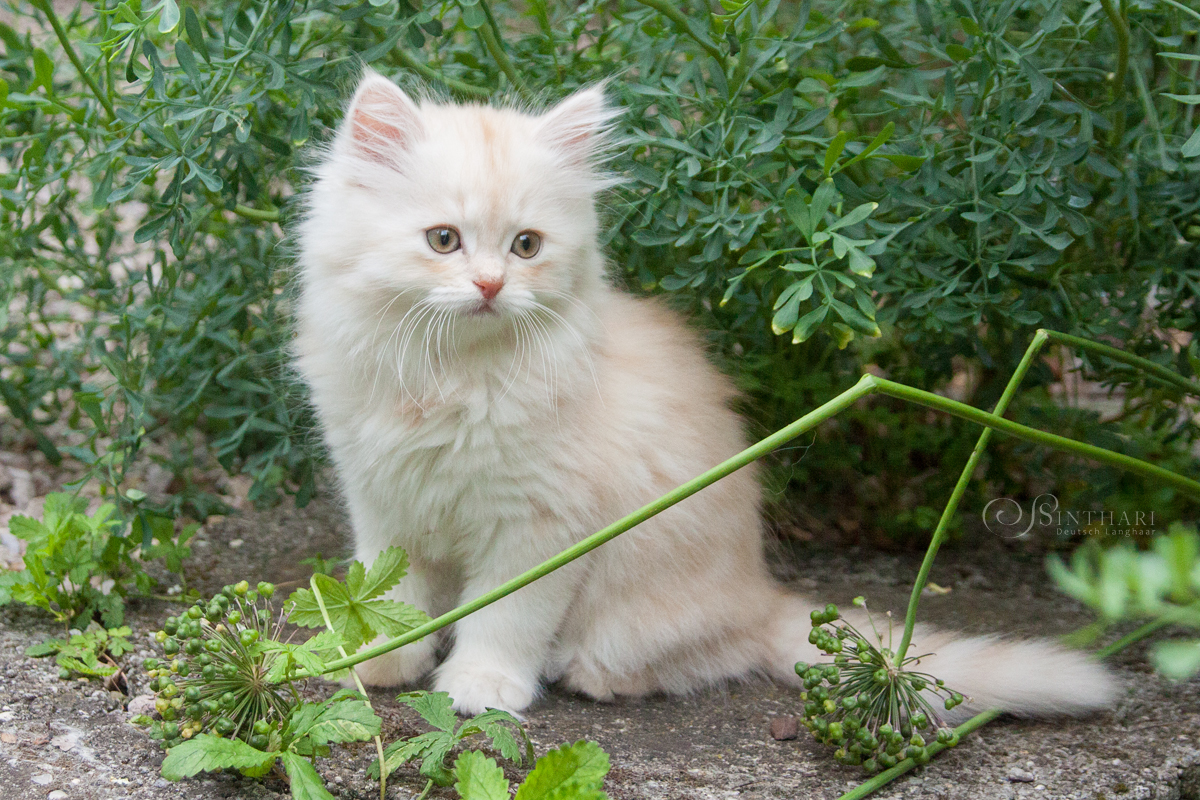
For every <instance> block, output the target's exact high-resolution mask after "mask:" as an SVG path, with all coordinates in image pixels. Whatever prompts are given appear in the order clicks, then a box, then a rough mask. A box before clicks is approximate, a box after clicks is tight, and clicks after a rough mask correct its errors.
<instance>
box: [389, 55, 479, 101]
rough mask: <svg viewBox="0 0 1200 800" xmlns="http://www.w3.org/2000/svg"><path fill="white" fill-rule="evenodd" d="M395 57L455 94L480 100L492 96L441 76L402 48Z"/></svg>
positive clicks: (467, 84)
mask: <svg viewBox="0 0 1200 800" xmlns="http://www.w3.org/2000/svg"><path fill="white" fill-rule="evenodd" d="M396 57H397V58H399V59H400V61H401V63H403V64H404V66H406V67H408V68H409V69H411V70H413V71H414V72H416V73H417V74H419V75H421V76H422V77H424V78H428V79H429V80H431V81H437V82H439V83H443V84H445V85H446V86H447V87H448V88H450V89H453V90H454V91H456V92H459V93H461V94H466V95H470V96H472V97H480V98H484V97H491V96H492V92H491V91H490V90H489V89H484V88H482V87H480V86H472V85H471V84H469V83H463V82H462V81H460V80H456V79H454V78H450V77H447V76H445V75H443V74H442V73H440V72H438V71H437V70H435V69H434V68H433V67H431V66H429V65H428V64H424V63H422V62H421V61H418V60H417V58H416V56H414V55H413V54H412V53H409V52H408V51H407V50H405V49H404V48H403V47H401V48H398V49H397V50H396Z"/></svg>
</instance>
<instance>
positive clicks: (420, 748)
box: [370, 692, 533, 786]
mask: <svg viewBox="0 0 1200 800" xmlns="http://www.w3.org/2000/svg"><path fill="white" fill-rule="evenodd" d="M396 699H397V700H399V701H400V702H401V703H404V704H405V705H406V706H408V707H410V708H412V709H414V710H415V711H417V713H419V714H420V715H421V718H422V719H423V720H425V722H427V723H428V724H429V725H431V726H433V728H434V730H432V731H429V732H428V733H422V734H420V735H418V736H414V737H412V738H411V739H403V740H401V741H398V742H393V743H392V744H390V745H388V747H387V749H386V750H384V751H383V758H384V760H383V764H384V765H385V769H386V771H387V772H389V773H390V772H392V771H394V770H395V769H396V768H397V767H399V766H401V765H403V764H406V763H408V762H409V761H417V760H420V762H421V767H420V773H421V774H422V775H424V776H425V777H426V778H428V779H429V780H430V781H432V782H433V783H435V784H437V785H438V786H449V785H451V784H452V783H454V781H455V774H454V772H453V771H452V770H448V769H446V757H447V756H448V755H450V751H451V750H453V749H454V748H455V747H456V746H458V745H459V744H460V743H461V742H462V741H463V740H465V739H468V738H470V737H473V736H478V735H484V736H486V737H487V738H488V739H489V740H490V741H491V745H492V748H493V749H494V750H496V751H498V752H499V753H500V755H501V756H503V757H504V758H505V759H507V760H509V761H512V762H514V763H515V764H517V765H521V764H523V763H525V762H526V761H528V762H531V763H532V762H533V742H531V741H530V740H529V736H528V734H526V733H525V728H523V727H522V726H521V722H520V720H518V719H517V718H516V717H514V716H513V715H512V714H509V713H508V712H506V711H500V710H498V709H490V710H488V711H485V712H484V713H482V714H479V715H477V716H474V717H471V718H470V719H467V720H464V721H462V722H459V720H458V717H457V715H455V713H454V709H453V708H452V707H451V706H452V705H453V703H454V700H453V699H452V698H451V697H450V695H449V694H447V693H446V692H406V693H405V694H402V695H400V696H399V697H397V698H396ZM514 731H515V732H516V734H517V736H514V735H513V732H514ZM517 737H520V739H521V742H520V743H518V741H517ZM522 744H523V745H524V747H523V748H522ZM456 763H457V762H456ZM494 763H495V762H493V764H494ZM379 764H380V762H379V761H376V762H374V763H373V764H372V765H371V768H370V775H371V776H373V777H378V776H379Z"/></svg>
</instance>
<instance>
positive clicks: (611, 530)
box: [324, 375, 872, 672]
mask: <svg viewBox="0 0 1200 800" xmlns="http://www.w3.org/2000/svg"><path fill="white" fill-rule="evenodd" d="M871 391H872V390H871V376H869V375H867V376H864V377H863V379H862V380H860V381H859V382H858V383H856V384H855V385H854V386H852V387H851V388H849V389H847V390H846V391H844V392H842V393H841V394H839V395H838V396H837V397H835V398H833V399H832V400H830V401H829V402H827V403H825V404H823V405H821V406H820V407H818V408H817V409H815V410H814V411H811V412H809V413H808V414H805V415H804V416H803V417H801V418H800V419H798V420H796V421H795V422H793V423H792V424H791V425H788V426H787V427H786V428H783V429H782V430H779V431H777V432H775V433H773V434H772V435H770V436H768V437H767V438H765V439H763V440H762V441H761V442H759V443H758V444H756V445H754V446H752V447H748V448H746V449H745V450H743V451H742V452H740V453H738V454H737V455H736V456H734V457H733V458H730V459H728V460H727V461H724V462H722V463H721V464H718V465H717V466H715V467H713V468H712V469H710V470H709V471H708V472H705V473H704V474H703V475H700V476H699V477H697V478H693V479H692V480H690V481H688V482H687V483H685V484H683V485H682V486H680V487H679V488H677V489H675V490H673V491H671V492H668V493H667V494H665V495H663V496H662V497H660V498H658V499H657V500H655V501H654V502H653V503H650V504H649V505H647V506H645V507H643V508H641V509H639V510H637V511H635V512H633V513H632V514H630V515H629V516H627V517H625V518H624V519H621V520H619V521H617V522H614V523H613V524H612V525H609V526H608V527H607V528H604V529H603V530H601V531H599V532H597V533H594V534H592V535H591V536H589V537H588V538H586V539H584V540H583V541H581V542H580V543H579V544H576V545H574V546H572V547H569V548H567V549H566V550H564V551H562V552H561V553H559V554H558V555H556V556H554V558H551V559H550V560H549V561H546V562H544V563H542V564H539V565H538V566H536V567H534V568H533V569H531V570H529V571H528V572H525V573H523V574H522V575H519V576H517V577H516V578H513V579H512V580H510V581H508V582H507V583H505V584H503V585H502V586H498V587H496V588H495V589H493V590H492V591H490V592H488V593H487V594H485V595H481V596H480V597H477V598H475V599H474V600H472V601H470V602H469V603H464V604H463V605H461V606H459V607H458V608H456V609H454V610H452V611H448V612H446V613H445V614H442V615H441V616H440V617H438V618H437V619H434V620H431V621H430V622H427V623H425V624H424V625H422V626H420V627H419V628H415V629H413V630H411V631H409V632H408V633H406V634H404V635H402V636H398V637H396V638H395V639H392V640H390V641H387V642H383V643H382V644H378V645H375V646H374V647H370V648H367V649H366V650H363V651H361V652H358V653H355V654H354V655H353V656H350V657H349V658H342V659H338V660H337V661H331V662H330V663H328V664H326V665H325V670H324V671H325V672H333V671H335V670H339V669H345V668H346V667H350V666H353V665H355V664H359V663H361V662H363V661H366V660H367V659H371V658H375V656H379V655H383V654H384V653H387V652H390V651H392V650H395V649H396V648H397V647H402V646H404V645H406V644H409V643H411V642H415V641H417V640H418V639H422V638H424V637H426V636H428V635H429V634H431V633H433V632H435V631H438V630H441V629H442V628H444V627H446V626H447V625H449V624H450V623H452V622H456V621H458V620H460V619H462V618H463V617H465V616H467V615H468V614H471V613H474V612H475V611H478V610H479V609H481V608H483V607H484V606H487V605H491V604H492V603H494V602H496V601H497V600H499V599H500V598H502V597H507V596H508V595H510V594H512V593H513V592H515V591H517V590H518V589H520V588H521V587H523V586H527V585H529V584H531V583H533V582H534V581H536V580H537V579H538V578H541V577H543V576H544V575H548V574H550V573H551V572H553V571H554V570H556V569H558V568H559V567H562V566H564V565H566V564H569V563H570V562H572V561H574V560H575V559H577V558H579V557H580V556H583V555H586V554H587V553H590V552H591V551H593V550H595V549H596V548H597V547H599V546H600V545H602V544H604V543H605V542H607V541H609V540H610V539H615V538H616V537H617V536H620V535H621V534H622V533H624V532H625V531H627V530H629V529H630V528H633V527H634V526H636V525H639V524H641V523H643V522H645V521H646V520H648V519H650V517H653V516H654V515H655V514H658V513H659V512H660V511H664V510H666V509H668V508H670V507H671V506H673V505H675V504H676V503H678V502H679V501H681V500H684V499H686V498H688V497H691V496H692V495H694V494H695V493H696V492H699V491H700V490H701V489H703V488H705V487H706V486H710V485H711V484H714V483H716V482H717V481H719V480H720V479H721V478H724V477H725V476H726V475H729V474H730V473H732V472H736V471H737V470H739V469H741V468H742V467H744V466H746V465H747V464H749V463H750V462H752V461H755V460H757V459H759V458H761V457H762V456H765V455H766V454H767V453H770V452H771V451H772V450H774V449H776V448H777V447H780V446H782V445H784V444H787V443H788V442H790V441H791V440H792V439H794V438H796V437H797V436H799V435H800V434H802V433H804V432H806V431H808V430H810V429H812V428H815V427H816V426H817V425H819V424H821V423H822V422H824V421H825V420H827V419H829V418H830V417H832V416H834V415H836V414H838V413H840V412H841V411H843V410H844V409H846V408H847V407H849V406H850V405H852V404H853V403H854V402H855V401H856V400H858V399H860V398H862V397H865V396H866V395H868V394H870V393H871Z"/></svg>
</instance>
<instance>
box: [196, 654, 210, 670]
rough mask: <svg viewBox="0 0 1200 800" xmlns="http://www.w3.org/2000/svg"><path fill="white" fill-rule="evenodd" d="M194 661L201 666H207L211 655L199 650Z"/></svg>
mask: <svg viewBox="0 0 1200 800" xmlns="http://www.w3.org/2000/svg"><path fill="white" fill-rule="evenodd" d="M196 663H197V664H199V665H200V666H202V667H207V666H208V665H209V664H211V663H212V656H210V655H209V654H208V653H204V652H201V653H200V655H198V656H196Z"/></svg>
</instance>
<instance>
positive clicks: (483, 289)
mask: <svg viewBox="0 0 1200 800" xmlns="http://www.w3.org/2000/svg"><path fill="white" fill-rule="evenodd" d="M473 283H474V284H475V285H476V286H478V287H479V291H480V293H481V294H482V295H483V299H484V300H492V299H493V298H495V296H496V295H498V294H500V290H501V289H503V288H504V279H503V278H476V279H475V280H474V281H473Z"/></svg>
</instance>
